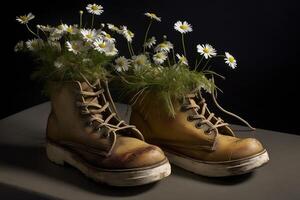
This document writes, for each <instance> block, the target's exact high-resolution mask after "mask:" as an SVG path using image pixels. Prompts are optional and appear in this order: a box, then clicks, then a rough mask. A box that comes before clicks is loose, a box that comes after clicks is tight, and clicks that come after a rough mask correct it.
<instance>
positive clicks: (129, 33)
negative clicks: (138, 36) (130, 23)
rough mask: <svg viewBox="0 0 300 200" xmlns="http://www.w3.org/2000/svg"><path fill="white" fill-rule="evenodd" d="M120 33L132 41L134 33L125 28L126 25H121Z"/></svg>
mask: <svg viewBox="0 0 300 200" xmlns="http://www.w3.org/2000/svg"><path fill="white" fill-rule="evenodd" d="M121 31H122V35H123V36H124V37H125V38H126V40H127V41H128V42H132V38H133V37H134V33H133V32H131V31H130V30H129V29H127V26H122V27H121Z"/></svg>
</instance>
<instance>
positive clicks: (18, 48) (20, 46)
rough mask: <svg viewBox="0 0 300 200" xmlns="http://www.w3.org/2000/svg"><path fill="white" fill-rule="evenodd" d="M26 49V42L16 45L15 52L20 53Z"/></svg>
mask: <svg viewBox="0 0 300 200" xmlns="http://www.w3.org/2000/svg"><path fill="white" fill-rule="evenodd" d="M23 49H24V42H23V41H20V42H18V43H17V44H16V46H15V48H14V51H15V52H18V51H22V50H23Z"/></svg>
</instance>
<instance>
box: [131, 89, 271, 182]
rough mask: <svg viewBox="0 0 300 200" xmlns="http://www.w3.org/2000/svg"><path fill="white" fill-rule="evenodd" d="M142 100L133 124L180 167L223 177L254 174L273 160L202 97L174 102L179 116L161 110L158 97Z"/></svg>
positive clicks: (190, 97) (196, 96) (189, 96)
mask: <svg viewBox="0 0 300 200" xmlns="http://www.w3.org/2000/svg"><path fill="white" fill-rule="evenodd" d="M141 99H143V100H140V101H139V102H137V103H135V104H134V105H133V107H132V114H131V120H130V123H131V124H134V125H136V127H137V128H138V129H139V130H141V131H142V132H143V135H144V137H145V140H146V141H147V142H150V143H153V144H156V145H158V146H160V147H161V148H162V149H163V150H164V152H165V154H166V155H167V157H168V158H169V160H170V162H171V163H173V164H175V165H177V166H179V167H182V168H184V169H186V170H188V171H191V172H194V173H196V174H200V175H204V176H211V177H219V176H230V175H237V174H244V173H247V172H250V171H252V170H253V169H255V168H257V167H260V166H262V165H263V164H265V163H267V162H268V160H269V157H268V153H267V151H266V150H265V149H264V147H263V146H262V144H261V143H260V142H259V141H257V140H256V139H254V138H246V139H241V138H238V137H235V136H234V134H233V132H232V130H231V129H230V128H229V126H228V124H227V123H224V122H223V120H222V119H220V118H217V117H215V116H214V114H213V113H211V112H210V111H209V110H208V108H207V105H206V103H205V101H204V98H202V97H200V96H199V95H194V94H192V95H187V96H186V98H185V99H183V100H182V101H174V102H173V104H174V108H175V112H176V115H175V117H171V116H169V115H168V113H167V112H165V111H164V110H163V109H159V108H161V107H162V105H163V102H162V101H161V100H159V98H158V97H157V96H156V95H155V94H148V95H147V96H145V97H143V98H141Z"/></svg>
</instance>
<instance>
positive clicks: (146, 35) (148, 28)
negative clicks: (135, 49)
mask: <svg viewBox="0 0 300 200" xmlns="http://www.w3.org/2000/svg"><path fill="white" fill-rule="evenodd" d="M151 25H152V19H151V20H150V22H149V25H148V27H147V30H146V33H145V39H144V45H143V46H144V53H145V51H146V45H145V44H146V42H147V38H148V33H149V30H150V27H151Z"/></svg>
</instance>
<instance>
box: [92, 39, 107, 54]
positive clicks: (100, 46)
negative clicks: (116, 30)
mask: <svg viewBox="0 0 300 200" xmlns="http://www.w3.org/2000/svg"><path fill="white" fill-rule="evenodd" d="M93 45H94V46H95V50H97V51H99V52H100V53H105V51H106V50H107V47H108V45H109V43H108V42H106V41H105V40H103V39H101V38H97V39H96V40H95V42H93Z"/></svg>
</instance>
